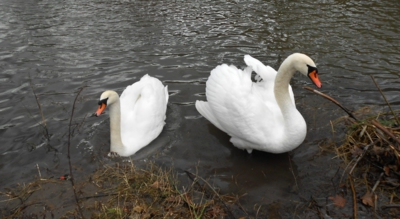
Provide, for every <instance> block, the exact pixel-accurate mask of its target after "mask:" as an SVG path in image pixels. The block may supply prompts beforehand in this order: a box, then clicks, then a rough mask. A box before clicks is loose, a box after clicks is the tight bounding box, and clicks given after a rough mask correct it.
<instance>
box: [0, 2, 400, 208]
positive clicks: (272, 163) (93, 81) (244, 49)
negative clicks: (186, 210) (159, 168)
mask: <svg viewBox="0 0 400 219" xmlns="http://www.w3.org/2000/svg"><path fill="white" fill-rule="evenodd" d="M399 14H400V3H399V2H398V1H397V0H388V1H376V0H375V1H356V0H350V1H343V0H336V1H334V0H318V1H305V0H302V1H285V0H283V1H274V0H267V1H261V0H253V1H233V0H232V1H229V0H227V1H207V0H204V1H179V0H174V1H172V0H165V1H153V0H147V1H134V0H129V1H128V0H125V1H123V0H121V1H116V0H107V1H101V0H99V1H98V0H82V1H75V0H64V1H58V0H56V1H50V0H0V113H1V114H0V145H1V148H0V185H1V187H2V188H6V187H10V186H12V185H15V184H16V183H19V182H27V181H29V180H32V179H34V177H35V176H36V175H37V174H38V173H37V167H36V165H38V166H39V167H40V168H41V170H42V174H43V175H46V176H47V177H50V176H54V177H58V176H59V175H63V174H65V173H67V172H68V165H67V162H68V161H67V140H68V135H69V131H68V127H69V126H68V125H69V118H70V114H71V110H72V104H73V101H74V98H75V96H76V92H77V91H78V89H79V88H81V87H83V86H86V87H85V89H84V90H83V92H82V93H81V95H80V96H79V98H78V99H77V102H76V106H75V112H74V120H73V125H74V126H73V127H74V129H75V131H74V133H73V134H74V135H73V136H72V137H71V155H72V162H73V164H74V167H75V171H76V177H84V176H85V175H87V174H88V173H91V172H92V171H93V170H94V169H95V168H96V167H98V166H100V162H99V161H102V162H103V161H107V162H114V161H113V160H110V159H109V158H107V156H106V155H107V153H108V150H109V136H108V135H109V134H108V133H109V121H108V116H103V117H99V118H91V117H88V116H89V115H90V114H91V113H93V112H94V111H95V109H96V108H97V100H98V98H99V96H100V93H101V92H102V91H103V90H105V89H114V90H116V91H117V92H119V93H121V92H122V91H123V90H124V88H125V87H126V86H127V85H130V84H132V83H134V82H135V81H137V80H138V79H139V78H140V77H141V76H142V75H144V74H150V75H152V76H155V77H157V78H159V79H160V80H161V81H163V83H164V84H166V85H168V87H169V90H170V95H171V96H170V103H169V105H168V119H167V125H166V127H165V128H164V131H163V132H162V134H161V135H160V137H159V138H157V139H156V140H155V141H154V142H152V143H151V144H150V145H149V146H148V147H146V148H145V149H144V150H142V151H140V152H139V153H138V154H136V155H134V156H133V157H132V158H133V159H136V160H143V159H144V160H148V159H151V160H155V161H156V162H157V163H159V164H162V165H165V166H173V167H175V168H176V169H177V171H178V173H182V174H180V175H181V177H182V178H184V177H185V176H184V174H183V171H184V170H189V171H191V172H196V171H197V172H198V173H199V174H200V175H201V176H203V177H204V178H207V179H210V181H211V182H212V183H213V184H214V185H215V186H216V187H219V188H220V189H221V191H222V192H225V193H237V194H247V195H246V196H244V197H243V198H242V204H243V205H244V206H247V207H249V208H250V209H252V208H253V207H252V206H253V205H254V204H256V203H257V204H262V205H264V206H267V205H269V204H271V203H276V202H279V203H281V204H282V205H284V206H290V208H288V209H290V210H287V212H286V213H287V214H288V215H291V214H295V213H296V212H295V211H296V209H295V206H296V203H298V202H299V201H301V200H302V198H304V197H309V196H310V195H311V194H312V195H315V196H316V197H325V198H326V197H327V196H329V195H332V194H334V191H332V189H331V187H333V186H332V185H331V182H330V181H329V177H332V175H334V174H335V172H336V170H337V168H336V167H335V164H336V163H337V162H338V161H337V160H336V159H331V158H332V157H333V156H334V155H330V154H326V153H321V150H320V148H319V145H320V144H321V142H323V141H325V140H326V139H330V138H331V137H332V131H331V128H330V122H329V121H330V120H334V119H336V118H337V117H340V116H343V115H344V113H343V112H342V111H341V110H340V109H338V108H337V107H336V106H334V105H332V104H331V103H329V102H327V101H326V100H324V99H322V98H321V97H319V96H316V95H315V94H312V93H310V92H309V91H306V90H304V89H302V87H303V86H304V85H310V82H309V80H308V79H307V78H305V77H302V76H300V75H296V76H295V77H294V78H293V80H292V84H293V88H294V93H295V97H296V100H297V107H298V109H299V110H300V111H301V112H302V114H303V116H304V117H305V119H306V121H307V124H308V135H307V138H306V140H305V142H304V143H303V144H302V145H301V146H300V147H299V148H298V149H296V150H294V151H293V152H290V153H286V154H281V155H273V154H268V153H262V152H255V153H253V154H251V155H249V154H247V153H246V152H245V151H241V150H238V149H236V148H234V147H233V146H232V145H231V143H230V142H229V137H228V136H227V135H226V134H224V133H223V132H221V131H219V130H218V129H217V128H215V127H214V126H212V125H211V124H210V123H209V122H208V121H207V120H205V119H204V118H202V117H201V116H200V115H199V113H198V112H197V111H196V109H195V107H194V101H195V100H198V99H199V100H204V99H205V96H204V95H205V81H206V79H207V77H208V75H209V72H210V70H212V69H213V68H214V67H215V66H216V65H218V64H221V63H229V64H235V65H237V66H242V67H243V66H244V62H243V55H245V54H251V55H252V56H253V57H256V58H258V59H260V60H261V61H262V62H264V63H266V64H269V65H271V66H272V67H274V68H278V67H279V65H280V63H281V62H282V61H283V59H284V58H286V57H287V56H288V55H290V54H291V53H294V52H302V53H306V54H308V55H309V56H311V57H312V58H313V59H314V60H315V61H316V63H317V66H318V68H319V71H320V79H321V81H322V83H323V87H322V89H321V91H323V92H325V93H327V94H329V95H331V96H333V97H335V98H337V99H338V100H340V101H341V102H342V103H343V104H344V105H346V106H348V107H350V108H352V109H357V108H359V107H363V106H380V107H385V102H384V101H383V100H382V98H381V95H380V94H379V92H378V91H377V89H376V87H375V85H374V84H373V82H372V80H371V78H370V75H373V76H374V77H375V78H376V80H377V82H378V83H379V85H380V87H381V88H382V90H383V92H384V93H385V95H386V97H387V98H388V100H389V102H391V103H392V106H393V107H394V108H396V109H398V108H400V100H399V91H400V88H399V83H400V80H399V71H398V69H399V68H400V38H399V36H400V16H399ZM33 91H34V92H35V93H36V95H37V97H38V101H39V103H40V106H41V110H42V112H43V117H44V119H45V122H43V119H42V115H41V113H40V110H39V108H38V105H37V103H36V100H35V96H34V94H33ZM44 126H45V127H47V129H48V132H49V136H50V141H49V142H48V143H49V144H47V141H46V138H45V137H44V133H43V130H44V129H43V127H44ZM339 131H342V130H339ZM327 161H329V162H327ZM296 186H299V188H298V189H297V187H296ZM253 210H254V209H253ZM254 211H257V209H255V210H254Z"/></svg>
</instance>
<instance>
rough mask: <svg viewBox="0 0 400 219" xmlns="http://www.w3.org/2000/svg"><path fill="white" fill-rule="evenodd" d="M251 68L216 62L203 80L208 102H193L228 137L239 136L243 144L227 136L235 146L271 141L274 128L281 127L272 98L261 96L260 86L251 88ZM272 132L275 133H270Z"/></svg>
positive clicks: (277, 109)
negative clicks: (266, 98)
mask: <svg viewBox="0 0 400 219" xmlns="http://www.w3.org/2000/svg"><path fill="white" fill-rule="evenodd" d="M251 72H252V69H251V68H250V67H248V68H246V69H245V70H240V69H237V68H236V67H235V66H232V65H231V66H228V65H226V64H223V65H220V66H217V67H216V68H215V69H214V70H212V71H211V75H210V77H209V79H208V80H207V84H206V96H207V100H208V103H204V102H200V101H199V102H197V103H196V108H197V110H198V111H199V112H200V114H201V115H203V116H204V117H205V118H207V119H208V120H209V121H210V122H211V123H213V124H214V125H215V126H217V127H218V128H219V129H221V130H222V131H225V132H226V133H228V134H229V135H230V136H232V139H241V141H242V142H245V143H246V144H247V145H237V144H235V142H234V141H232V139H231V141H232V142H233V143H234V144H235V146H237V147H239V148H246V147H251V146H253V147H254V145H259V144H264V143H265V142H267V141H274V139H273V138H274V136H279V133H277V132H279V130H281V129H282V127H283V126H282V115H281V113H280V110H279V107H278V106H277V105H276V101H275V102H274V101H273V100H267V101H265V100H264V99H263V98H261V97H262V95H263V94H262V93H260V91H262V89H259V88H255V86H254V85H255V83H253V82H252V80H251ZM279 126H282V127H279ZM274 132H275V133H276V135H274V134H272V133H274ZM266 138H270V139H269V140H267V139H266Z"/></svg>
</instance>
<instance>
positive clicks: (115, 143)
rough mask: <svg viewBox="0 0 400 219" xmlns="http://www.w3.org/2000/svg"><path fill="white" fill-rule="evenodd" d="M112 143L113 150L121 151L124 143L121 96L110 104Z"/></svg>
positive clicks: (111, 149)
mask: <svg viewBox="0 0 400 219" xmlns="http://www.w3.org/2000/svg"><path fill="white" fill-rule="evenodd" d="M110 141H111V142H110V143H111V148H110V151H111V152H117V153H118V152H120V151H121V150H123V147H124V144H123V143H122V138H121V106H120V101H119V98H118V99H117V100H116V101H115V102H114V103H113V104H111V105H110Z"/></svg>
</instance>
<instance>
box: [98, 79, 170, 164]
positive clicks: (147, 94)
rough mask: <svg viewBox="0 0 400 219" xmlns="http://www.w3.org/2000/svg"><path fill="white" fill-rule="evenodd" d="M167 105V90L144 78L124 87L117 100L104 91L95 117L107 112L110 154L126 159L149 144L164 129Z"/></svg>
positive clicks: (113, 92)
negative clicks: (106, 109) (108, 110)
mask: <svg viewBox="0 0 400 219" xmlns="http://www.w3.org/2000/svg"><path fill="white" fill-rule="evenodd" d="M167 103H168V88H167V86H165V87H164V86H163V85H162V83H161V81H160V80H158V79H156V78H154V77H150V76H148V75H144V76H143V77H142V78H141V79H140V81H138V82H136V83H134V84H132V85H130V86H128V87H127V88H126V89H125V90H124V91H123V92H122V94H121V97H119V96H118V94H117V92H115V91H111V90H107V91H104V92H103V93H102V94H101V96H100V101H99V108H98V110H97V112H96V113H95V115H96V116H100V115H101V113H102V112H103V111H104V109H105V108H106V107H107V106H108V107H109V109H110V143H111V146H110V151H111V152H113V153H117V154H118V155H119V156H124V157H127V156H130V155H133V154H134V153H136V152H137V151H138V150H140V149H141V148H143V147H145V146H146V145H148V144H149V143H150V142H151V141H153V140H154V139H155V138H156V137H157V136H158V135H159V134H160V133H161V131H162V129H163V127H164V125H165V118H166V116H165V113H166V110H167Z"/></svg>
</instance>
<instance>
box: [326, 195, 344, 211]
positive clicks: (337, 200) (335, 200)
mask: <svg viewBox="0 0 400 219" xmlns="http://www.w3.org/2000/svg"><path fill="white" fill-rule="evenodd" d="M329 199H330V200H332V201H333V204H334V205H335V206H337V207H341V208H343V207H344V206H345V205H346V202H347V200H346V199H345V198H343V197H342V196H340V195H336V196H335V197H332V196H331V197H329Z"/></svg>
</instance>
